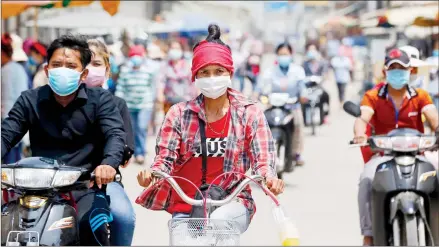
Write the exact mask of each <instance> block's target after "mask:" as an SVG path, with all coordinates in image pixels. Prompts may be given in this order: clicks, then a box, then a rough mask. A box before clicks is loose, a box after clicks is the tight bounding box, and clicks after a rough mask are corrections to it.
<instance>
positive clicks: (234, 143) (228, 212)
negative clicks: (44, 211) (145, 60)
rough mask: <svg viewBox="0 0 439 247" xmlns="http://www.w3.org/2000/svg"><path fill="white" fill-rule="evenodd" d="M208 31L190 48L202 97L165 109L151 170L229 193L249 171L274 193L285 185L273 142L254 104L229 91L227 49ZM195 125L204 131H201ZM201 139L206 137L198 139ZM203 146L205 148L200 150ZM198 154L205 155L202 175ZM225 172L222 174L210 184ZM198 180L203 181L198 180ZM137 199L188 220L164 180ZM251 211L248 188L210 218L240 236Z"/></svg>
mask: <svg viewBox="0 0 439 247" xmlns="http://www.w3.org/2000/svg"><path fill="white" fill-rule="evenodd" d="M208 31H209V35H208V36H207V38H206V40H204V41H201V42H199V43H198V44H196V45H195V47H194V55H193V59H192V81H195V85H196V87H197V88H198V89H199V90H200V91H201V95H199V96H198V97H197V98H195V99H193V100H191V101H187V102H181V103H178V104H176V105H173V106H172V107H171V108H170V110H169V111H168V113H167V114H166V117H165V120H164V122H163V125H162V127H161V130H160V133H159V135H158V138H157V146H156V153H157V155H156V157H155V160H154V163H153V164H152V167H151V168H152V170H153V171H155V170H159V171H163V172H166V173H168V174H170V175H172V176H179V177H183V178H186V179H188V180H190V181H191V182H193V183H194V184H195V185H196V186H200V185H202V184H206V183H207V184H211V183H213V184H215V185H219V186H220V187H221V188H222V189H224V190H225V191H226V193H227V194H230V193H231V192H233V189H234V186H235V185H237V184H239V182H240V181H242V179H243V178H244V174H245V173H246V172H247V171H248V170H249V168H250V167H252V169H253V171H254V172H255V173H257V174H260V175H262V176H263V177H265V178H266V182H267V187H268V189H270V190H271V192H273V193H274V194H279V193H281V192H282V191H283V189H284V183H283V181H282V180H280V179H277V177H276V169H275V156H274V154H275V151H274V143H273V140H272V136H271V132H270V129H269V127H268V124H267V121H266V119H265V116H264V114H263V112H262V111H261V110H260V109H259V107H258V106H257V105H255V104H254V103H251V102H249V101H248V100H247V99H246V98H245V96H243V95H242V94H241V93H239V92H237V91H235V90H233V89H231V88H230V87H231V77H232V76H233V61H232V56H231V50H230V48H229V46H227V45H226V44H224V43H223V42H222V41H221V40H220V30H219V27H218V26H217V25H209V28H208ZM200 124H201V125H202V126H204V125H205V126H206V128H205V129H200ZM203 135H205V138H200V136H203ZM204 141H205V142H206V144H207V148H201V142H204ZM206 149H207V150H206ZM205 152H207V155H206V154H205ZM202 153H204V154H205V156H204V157H206V156H207V158H206V159H207V162H206V163H205V164H206V169H205V170H203V171H204V172H203V171H202V164H203V163H202V157H201V156H202V155H203V154H202ZM230 172H236V173H230ZM224 173H227V174H225V176H222V177H220V179H217V180H215V178H216V177H218V176H219V175H221V174H224ZM203 178H204V179H205V180H206V181H202V180H204V179H203ZM137 179H138V182H139V184H140V185H141V186H143V187H148V186H149V185H150V183H151V181H152V176H151V172H149V171H141V172H140V173H139V174H138V176H137ZM214 180H215V181H214ZM177 182H178V184H179V186H180V187H181V188H182V189H183V191H184V192H185V193H186V194H187V195H188V196H190V197H192V198H194V197H195V194H196V188H194V187H193V186H191V185H190V184H189V183H188V182H185V181H182V180H177ZM139 198H140V200H139ZM139 198H138V200H137V203H139V204H141V205H142V206H144V207H146V208H148V209H151V210H166V211H167V212H169V213H170V214H172V217H173V218H188V217H191V211H192V206H190V205H188V204H186V203H185V202H184V201H183V200H182V199H181V198H180V197H179V196H178V195H177V193H176V192H175V191H174V190H172V189H171V187H170V185H169V184H168V183H166V182H165V181H163V180H162V181H160V182H158V183H155V184H154V186H151V187H150V188H148V189H147V190H145V191H144V192H143V194H142V196H140V197H139ZM255 211H256V207H255V203H254V201H253V199H252V196H251V190H250V187H247V188H246V189H244V190H243V192H241V193H240V194H239V196H238V199H237V201H235V202H232V203H230V204H227V205H224V206H221V207H219V208H218V209H216V210H215V211H214V212H213V213H212V214H211V218H215V219H223V220H231V219H233V220H235V221H236V222H238V224H239V229H240V231H241V233H242V232H244V231H246V230H247V228H248V226H249V224H250V221H251V219H252V217H253V215H254V213H255Z"/></svg>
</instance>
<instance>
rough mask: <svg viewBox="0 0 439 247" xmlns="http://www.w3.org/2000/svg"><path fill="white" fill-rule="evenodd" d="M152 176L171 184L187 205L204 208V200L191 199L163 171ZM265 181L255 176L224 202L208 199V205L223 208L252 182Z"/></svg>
mask: <svg viewBox="0 0 439 247" xmlns="http://www.w3.org/2000/svg"><path fill="white" fill-rule="evenodd" d="M152 175H153V176H154V177H157V178H163V179H165V180H167V181H168V182H169V184H170V185H171V186H172V188H174V189H175V191H176V192H177V194H178V195H179V196H180V197H181V199H183V201H185V202H186V203H187V204H189V205H192V206H202V205H203V204H204V201H203V200H195V199H193V198H190V197H189V196H188V195H187V194H186V193H185V192H184V191H183V190H182V189H181V187H180V186H179V185H178V183H177V182H176V181H175V179H174V178H173V177H172V176H170V175H169V174H167V173H165V172H162V171H153V172H152ZM262 180H264V177H262V176H261V175H253V176H250V177H248V178H246V179H244V180H243V181H242V182H241V183H240V184H239V185H238V186H237V187H236V189H235V190H234V191H233V192H232V193H231V194H230V195H229V196H227V197H226V198H224V199H222V200H212V199H210V198H207V199H206V204H207V205H210V206H222V205H225V204H228V203H230V202H231V201H232V200H233V198H235V197H236V196H237V195H238V194H239V193H240V192H241V191H242V190H243V189H244V188H245V187H246V186H247V185H248V184H249V183H250V182H253V181H255V182H258V181H262Z"/></svg>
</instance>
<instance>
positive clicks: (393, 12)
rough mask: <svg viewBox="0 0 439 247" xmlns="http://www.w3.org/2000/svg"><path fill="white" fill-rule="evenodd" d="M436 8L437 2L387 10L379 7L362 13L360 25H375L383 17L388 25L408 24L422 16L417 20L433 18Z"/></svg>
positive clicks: (438, 5)
mask: <svg viewBox="0 0 439 247" xmlns="http://www.w3.org/2000/svg"><path fill="white" fill-rule="evenodd" d="M438 8H439V4H437V3H435V4H427V5H421V6H419V5H413V6H406V7H401V8H393V9H387V10H384V9H380V10H377V11H373V12H369V13H366V14H364V15H363V16H362V17H361V27H363V28H366V27H374V26H375V27H376V26H378V25H379V21H380V20H382V19H383V18H385V19H386V21H387V23H388V24H389V25H390V26H409V25H412V24H413V23H414V22H415V20H416V18H418V17H422V18H423V19H419V20H426V19H435V17H436V15H437V14H438ZM419 20H418V22H419ZM423 24H425V23H423Z"/></svg>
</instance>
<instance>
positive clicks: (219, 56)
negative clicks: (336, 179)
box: [1, 25, 438, 246]
mask: <svg viewBox="0 0 439 247" xmlns="http://www.w3.org/2000/svg"><path fill="white" fill-rule="evenodd" d="M208 30H209V35H208V36H207V38H206V39H205V40H203V41H200V42H198V43H197V44H196V45H195V46H194V49H193V52H189V51H188V50H187V49H186V48H184V47H185V46H184V44H183V43H182V42H180V41H178V40H171V41H170V42H169V44H168V46H167V50H166V57H162V56H156V54H157V51H158V50H157V49H158V47H157V46H156V45H154V44H149V45H145V44H133V45H132V46H131V47H129V50H128V52H127V54H126V55H127V56H126V57H124V58H123V59H122V60H123V61H122V62H121V63H120V64H115V62H114V61H115V60H116V57H115V55H114V54H112V53H111V52H110V51H109V49H108V47H107V45H106V44H105V43H104V42H103V41H101V40H99V39H89V40H86V39H85V38H84V37H82V36H73V35H64V36H61V37H59V38H57V39H56V40H54V41H53V42H52V43H51V44H50V45H48V46H45V45H44V44H42V43H40V42H38V41H36V40H30V39H29V40H26V41H25V42H22V41H21V39H20V38H19V37H18V36H16V35H13V34H8V33H5V34H3V35H2V37H1V51H2V59H1V61H2V78H1V80H2V102H1V104H2V149H1V151H2V160H3V163H14V162H17V161H18V160H20V159H21V157H22V152H23V145H22V144H21V139H22V138H23V137H24V136H25V135H26V134H27V132H28V131H29V142H30V146H31V147H32V148H31V154H29V155H32V156H43V157H49V158H56V159H59V160H62V161H63V162H65V163H66V164H68V165H70V166H78V167H84V168H86V169H88V170H90V172H92V171H94V173H95V176H96V181H95V182H92V183H91V186H90V189H88V190H84V191H79V192H78V194H77V195H76V194H75V197H77V198H81V199H80V200H79V201H78V202H77V204H78V215H79V221H80V222H79V224H80V225H81V232H84V233H81V234H84V235H83V237H82V239H81V241H83V242H81V244H83V245H97V244H96V242H94V240H93V239H92V238H89V237H88V236H90V235H87V234H90V233H87V232H88V231H89V230H90V229H89V228H90V225H89V223H90V222H88V219H87V216H88V215H89V213H90V211H91V210H93V209H94V207H96V204H95V203H94V201H95V200H96V199H95V197H94V195H93V193H89V190H92V191H93V190H98V189H100V188H101V187H102V185H104V184H108V186H107V188H106V190H107V194H108V196H109V197H110V198H111V201H113V202H114V201H117V202H118V203H112V204H110V205H109V208H110V210H111V212H112V214H113V215H114V222H113V223H112V226H111V227H112V229H113V231H115V232H117V233H118V234H113V235H111V239H109V240H105V239H100V240H97V239H96V240H97V241H98V242H97V243H98V244H104V245H110V244H111V245H124V246H129V245H131V241H132V238H133V232H134V227H135V215H134V210H133V207H132V203H131V202H130V201H129V199H128V197H127V196H126V193H125V191H124V189H123V186H122V184H121V183H116V182H113V178H114V176H115V175H116V174H118V173H120V171H119V169H120V167H125V166H126V165H128V164H129V163H130V161H133V162H136V163H138V164H144V163H145V157H146V155H147V154H148V153H147V152H148V151H150V150H147V148H146V143H147V139H148V135H149V131H151V130H154V129H155V128H154V125H155V120H154V118H156V117H157V115H156V112H158V111H164V112H165V113H166V116H165V117H164V120H163V123H162V124H161V128H160V130H159V131H158V133H157V140H156V148H155V154H152V155H153V156H154V155H155V158H154V161H153V164H152V166H151V169H152V170H157V171H162V172H166V173H168V174H173V175H175V176H180V177H184V178H187V179H189V180H190V181H192V182H193V183H195V184H196V185H197V186H201V188H203V186H204V185H209V184H211V183H214V184H215V186H218V187H221V188H222V189H223V191H224V193H226V194H227V193H230V191H231V190H232V188H234V186H235V185H236V184H237V183H238V182H239V181H241V180H242V178H243V176H242V174H245V173H246V172H247V171H248V170H249V169H250V168H252V169H253V170H254V171H255V172H256V173H257V174H260V175H262V176H263V177H265V178H266V183H267V187H268V188H269V189H270V190H271V191H272V192H273V193H274V194H280V193H282V191H283V189H284V183H283V181H282V180H281V179H278V178H277V176H276V169H275V160H276V158H275V150H274V141H273V138H272V136H271V131H270V128H269V126H268V123H267V121H266V120H265V116H264V113H263V111H262V110H261V109H260V108H259V107H258V106H257V105H256V104H255V103H254V102H253V101H250V100H248V98H247V97H246V96H244V95H243V94H242V93H241V92H240V91H239V90H235V89H232V81H233V79H237V80H238V81H239V82H240V90H241V91H242V90H243V87H244V83H243V79H245V78H247V79H249V80H250V82H251V84H252V85H253V89H252V90H253V92H254V95H255V97H256V98H258V97H259V96H260V95H262V94H269V93H273V92H284V91H287V92H288V93H290V94H291V95H297V96H299V101H298V102H297V103H295V104H294V105H293V106H292V109H291V110H292V112H293V113H294V116H295V117H294V118H295V122H294V124H295V129H294V133H293V143H294V144H293V145H292V147H293V149H294V150H293V151H292V153H293V154H294V157H293V158H294V161H295V162H296V163H297V164H298V165H303V164H304V160H303V157H302V152H303V117H302V116H303V112H302V109H301V107H300V105H301V103H304V102H306V100H307V99H306V88H305V85H304V83H303V81H304V79H305V77H307V76H313V75H316V76H321V77H324V78H326V77H327V75H328V71H329V69H330V68H331V69H332V70H333V71H334V76H335V81H336V84H337V87H338V94H339V101H340V103H341V104H343V102H344V101H345V90H346V85H347V84H348V83H350V82H352V80H353V76H352V73H353V70H354V61H353V57H352V50H351V49H350V48H351V47H350V44H349V41H348V40H343V42H342V43H335V42H329V43H328V44H327V46H328V47H327V52H326V54H325V56H324V55H322V54H321V52H320V51H319V50H318V48H317V47H316V46H315V45H309V46H307V51H306V55H305V61H304V63H303V64H296V63H295V61H294V49H293V47H292V46H291V45H290V44H288V43H282V44H280V45H278V46H277V47H276V49H275V54H276V56H277V58H276V61H275V64H273V65H272V66H270V67H269V68H268V69H267V70H265V71H260V63H261V55H262V54H260V52H251V53H249V54H248V56H247V58H246V59H245V62H244V63H242V66H239V67H238V68H236V66H234V61H233V57H232V49H231V47H230V46H228V45H227V44H225V43H224V42H223V41H222V40H221V38H220V34H221V33H220V30H219V27H218V26H216V25H210V26H209V28H208ZM437 46H438V45H437V44H436V50H435V53H434V54H433V57H436V58H437V56H438V53H437ZM413 48H414V47H401V48H399V49H395V50H391V51H390V52H389V54H387V57H386V61H385V68H384V73H385V76H386V82H385V83H382V84H379V85H377V86H376V87H375V88H374V89H372V90H370V91H368V92H367V93H366V95H365V96H364V98H363V101H362V103H361V105H362V118H363V119H364V120H366V121H371V122H373V123H374V125H375V126H376V129H377V134H380V133H382V134H385V133H387V132H388V131H389V130H390V129H392V128H393V127H394V124H391V125H388V124H387V123H389V122H392V120H393V119H388V118H389V116H393V115H392V114H388V113H386V112H384V113H382V111H379V110H378V109H379V108H380V107H381V106H382V105H383V104H387V103H388V100H387V98H386V97H382V95H383V94H386V95H388V96H389V97H390V98H391V100H392V102H393V106H394V107H392V109H394V110H395V111H396V112H398V109H400V108H401V107H402V106H403V105H404V104H407V102H408V101H410V100H412V98H414V99H415V100H413V101H414V103H413V104H411V105H410V107H414V108H413V109H412V108H409V109H406V110H407V111H415V112H419V115H418V117H417V119H416V121H414V120H413V121H412V120H411V119H410V118H405V117H401V118H400V119H397V123H396V126H397V127H398V125H399V126H405V127H411V128H416V129H419V130H422V131H423V123H422V121H421V122H420V120H419V119H420V117H421V115H422V114H424V115H425V116H426V118H427V121H428V122H429V124H430V126H431V127H432V128H433V129H437V128H438V114H437V109H436V108H435V107H434V105H433V102H432V100H431V97H430V96H429V95H428V93H426V92H425V91H424V90H422V89H415V87H417V86H416V85H420V84H422V82H419V78H418V77H417V76H416V75H417V72H416V71H415V70H416V67H417V66H419V65H417V64H416V62H419V61H418V60H419V52H417V53H416V48H414V49H413ZM160 51H162V50H160ZM160 51H159V52H160ZM436 61H437V60H436ZM410 74H413V75H415V76H414V77H410ZM432 74H433V75H437V72H434V73H432ZM432 79H436V80H437V76H436V77H434V76H433V77H432ZM412 87H413V88H414V89H412ZM407 92H408V93H409V96H406V95H407ZM436 94H437V92H436ZM415 96H417V97H415ZM405 97H408V99H407V100H405ZM324 100H325V101H326V102H328V103H329V96H328V95H327V94H325V96H324ZM375 113H378V114H375ZM399 114H402V113H401V112H399ZM198 130H200V131H198ZM201 130H202V131H201ZM367 131H368V130H367V125H366V123H365V122H364V121H356V123H355V142H357V143H361V142H364V140H365V138H367V133H368V132H367ZM378 132H379V133H378ZM151 134H152V133H151ZM154 134H155V133H154ZM218 140H219V142H220V143H219V144H217V145H214V146H216V147H218V148H216V149H215V150H211V149H208V150H205V148H201V146H200V143H202V142H216V141H218ZM228 140H233V141H228ZM220 147H222V148H220ZM380 158H381V157H380ZM380 158H375V157H374V158H372V159H371V160H370V162H371V163H373V164H379V162H380V161H382V158H381V159H380ZM207 161H208V163H209V166H207V168H206V162H207ZM235 164H239V165H235ZM188 165H190V166H188ZM368 167H374V166H372V165H370V166H368ZM195 171H196V172H195ZM224 172H226V173H227V172H229V173H230V172H235V173H236V174H241V175H231V176H225V177H224V178H223V179H220V180H217V181H214V179H215V178H216V177H218V176H221V175H222V174H223V173H224ZM372 175H373V174H372V173H371V172H370V170H369V168H368V169H367V170H365V171H364V173H363V175H362V180H361V182H360V196H359V200H361V204H360V205H368V204H367V203H366V202H368V200H369V198H368V197H367V194H368V191H369V190H370V181H371V179H372ZM137 179H138V182H139V184H140V185H141V186H143V187H147V188H148V189H147V190H145V191H144V192H143V193H142V195H141V196H140V197H139V198H138V200H137V201H136V203H138V204H141V205H142V206H144V207H145V208H148V209H152V210H166V211H167V212H168V213H170V214H171V215H172V217H173V218H188V217H192V216H193V213H194V212H193V208H192V207H191V206H190V205H188V204H186V203H185V202H184V201H182V200H181V198H180V197H179V196H177V195H176V194H175V193H170V192H171V188H170V187H169V185H167V184H166V183H165V182H164V181H163V180H162V181H161V182H158V183H155V184H154V186H150V184H151V183H152V182H153V176H152V173H151V171H149V170H144V171H142V172H140V173H139V174H138V176H137ZM180 185H181V186H182V188H183V189H184V190H185V192H186V194H188V195H189V196H191V197H195V196H196V193H197V191H196V190H195V189H193V188H192V187H185V186H184V184H180ZM218 199H221V198H218ZM170 202H172V203H170ZM368 212H370V210H369V209H367V208H364V207H362V208H360V214H361V215H362V221H361V227H362V233H363V235H364V236H365V244H370V243H371V240H370V227H371V226H370V225H368V222H370V220H368ZM254 213H255V203H254V201H253V198H252V195H251V191H250V189H246V190H244V191H243V192H242V193H241V194H240V195H239V199H238V201H236V202H233V203H230V204H228V205H225V206H221V207H220V208H218V209H216V211H215V212H214V213H213V214H212V217H215V218H219V219H230V218H233V219H235V220H236V221H237V222H238V223H239V228H240V231H241V232H244V231H246V230H247V228H248V226H249V224H250V222H251V219H252V217H253V215H254ZM95 231H97V232H99V231H106V228H105V226H104V225H102V227H101V228H97V230H96V229H95V230H93V234H94V235H95V236H96V235H97V234H96V232H95ZM90 241H91V242H90ZM106 241H107V242H106Z"/></svg>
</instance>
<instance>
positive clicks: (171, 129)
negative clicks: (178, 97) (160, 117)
mask: <svg viewBox="0 0 439 247" xmlns="http://www.w3.org/2000/svg"><path fill="white" fill-rule="evenodd" d="M179 112H180V109H179V105H178V104H177V105H173V106H172V107H171V108H170V109H169V111H168V113H167V114H166V116H165V120H164V121H163V124H162V127H161V129H160V132H159V134H158V136H157V142H156V143H157V144H156V156H155V159H154V162H153V164H152V165H151V169H152V170H160V171H163V172H166V173H168V174H171V172H172V170H173V166H174V163H175V162H176V161H177V160H178V157H179V149H180V141H181V125H180V114H179Z"/></svg>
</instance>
